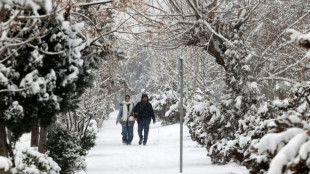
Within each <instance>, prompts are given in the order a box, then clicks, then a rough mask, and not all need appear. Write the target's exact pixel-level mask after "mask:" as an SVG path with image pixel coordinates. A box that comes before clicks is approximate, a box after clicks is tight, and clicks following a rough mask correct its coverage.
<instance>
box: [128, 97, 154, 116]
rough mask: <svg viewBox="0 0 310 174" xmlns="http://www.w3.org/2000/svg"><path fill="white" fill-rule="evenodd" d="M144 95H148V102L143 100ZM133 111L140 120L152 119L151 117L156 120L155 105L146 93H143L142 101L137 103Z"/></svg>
mask: <svg viewBox="0 0 310 174" xmlns="http://www.w3.org/2000/svg"><path fill="white" fill-rule="evenodd" d="M144 97H147V101H146V102H143V101H142V99H143V98H144ZM133 112H134V113H135V118H138V122H139V121H141V120H148V121H151V119H153V121H155V115H154V111H153V107H152V105H151V103H150V102H149V98H148V96H147V95H146V94H143V95H142V98H141V101H140V102H138V103H137V104H136V106H135V107H134V109H133Z"/></svg>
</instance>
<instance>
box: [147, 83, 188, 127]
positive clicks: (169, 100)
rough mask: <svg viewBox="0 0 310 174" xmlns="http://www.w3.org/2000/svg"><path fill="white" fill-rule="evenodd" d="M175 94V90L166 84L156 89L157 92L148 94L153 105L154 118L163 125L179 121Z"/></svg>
mask: <svg viewBox="0 0 310 174" xmlns="http://www.w3.org/2000/svg"><path fill="white" fill-rule="evenodd" d="M177 95H178V94H177V92H176V91H174V90H173V89H172V88H171V87H170V86H168V85H165V86H163V87H162V89H160V90H158V93H157V94H152V95H150V103H151V104H152V106H153V109H154V114H155V116H156V118H158V119H160V120H161V121H162V124H163V125H169V124H174V123H177V122H179V121H180V112H179V102H178V98H177ZM184 110H185V109H184ZM184 112H185V111H184Z"/></svg>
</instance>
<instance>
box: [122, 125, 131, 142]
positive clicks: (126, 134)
mask: <svg viewBox="0 0 310 174" xmlns="http://www.w3.org/2000/svg"><path fill="white" fill-rule="evenodd" d="M122 135H123V138H122V139H123V142H124V143H127V144H131V141H132V139H133V125H131V126H128V123H127V124H126V125H122Z"/></svg>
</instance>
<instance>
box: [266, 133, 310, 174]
mask: <svg viewBox="0 0 310 174" xmlns="http://www.w3.org/2000/svg"><path fill="white" fill-rule="evenodd" d="M307 140H308V135H307V134H306V133H305V132H303V133H299V134H298V135H296V136H295V137H294V138H292V139H291V140H290V142H289V143H288V144H287V145H286V146H285V147H284V148H282V149H281V151H280V152H279V153H278V154H277V155H276V156H275V157H274V158H273V160H272V161H271V163H270V168H269V170H268V173H269V174H281V173H282V168H283V166H284V165H286V164H287V163H288V162H289V161H290V160H291V159H293V158H294V157H295V156H296V154H297V153H298V150H299V148H300V146H301V145H302V144H303V143H304V142H305V141H307Z"/></svg>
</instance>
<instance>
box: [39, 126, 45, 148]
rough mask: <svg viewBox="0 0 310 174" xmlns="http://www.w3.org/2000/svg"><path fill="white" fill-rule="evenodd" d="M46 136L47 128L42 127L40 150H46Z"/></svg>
mask: <svg viewBox="0 0 310 174" xmlns="http://www.w3.org/2000/svg"><path fill="white" fill-rule="evenodd" d="M46 138H47V128H43V127H41V130H40V141H39V152H40V153H45V152H46Z"/></svg>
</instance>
